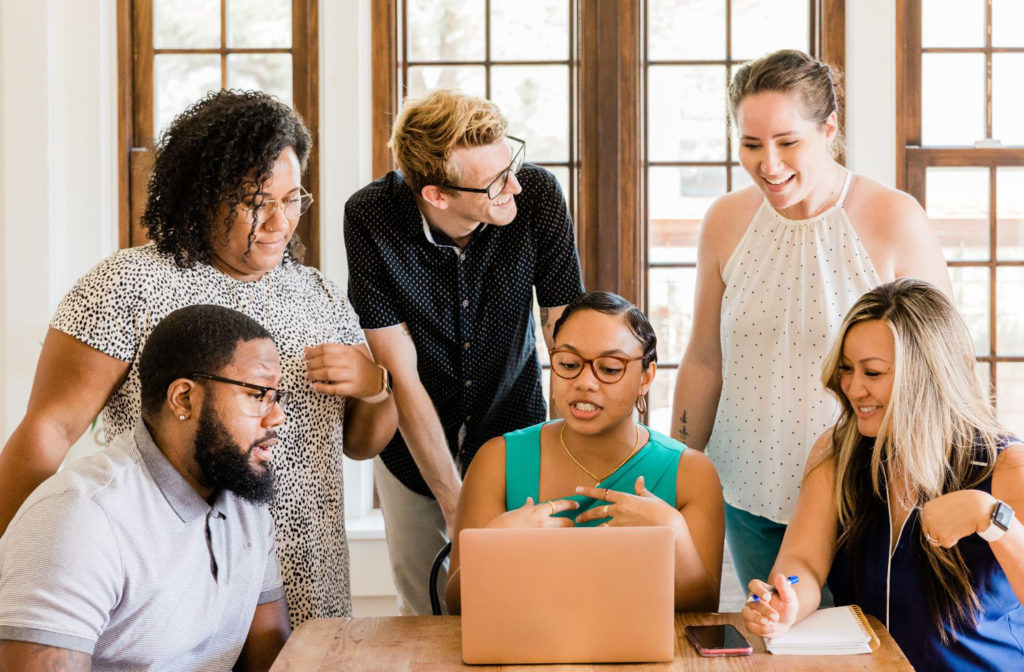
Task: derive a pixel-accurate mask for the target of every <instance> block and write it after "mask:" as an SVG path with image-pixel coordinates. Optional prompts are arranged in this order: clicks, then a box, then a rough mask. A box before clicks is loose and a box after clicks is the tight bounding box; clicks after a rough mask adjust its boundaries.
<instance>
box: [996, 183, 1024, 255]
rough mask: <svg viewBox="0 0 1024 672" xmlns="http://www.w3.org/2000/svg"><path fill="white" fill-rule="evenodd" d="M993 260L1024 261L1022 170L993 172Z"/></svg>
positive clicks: (1023, 188) (1023, 186)
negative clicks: (994, 249)
mask: <svg viewBox="0 0 1024 672" xmlns="http://www.w3.org/2000/svg"><path fill="white" fill-rule="evenodd" d="M996 257H997V258H998V259H1024V168H997V169H996Z"/></svg>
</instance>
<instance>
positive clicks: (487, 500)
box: [446, 292, 724, 613]
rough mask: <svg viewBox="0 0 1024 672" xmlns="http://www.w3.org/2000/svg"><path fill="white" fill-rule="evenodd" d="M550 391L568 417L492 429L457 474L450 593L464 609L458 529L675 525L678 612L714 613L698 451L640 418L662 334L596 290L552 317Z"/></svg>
mask: <svg viewBox="0 0 1024 672" xmlns="http://www.w3.org/2000/svg"><path fill="white" fill-rule="evenodd" d="M554 342H555V347H554V348H552V350H551V352H550V354H551V371H552V373H553V374H554V375H553V376H552V377H551V399H552V402H553V404H554V407H555V408H554V410H555V412H556V413H557V414H558V415H559V416H560V417H561V418H562V419H560V420H553V421H551V422H547V423H543V424H540V425H535V426H533V427H528V428H526V429H522V430H519V431H517V432H511V433H509V434H506V435H504V436H499V437H496V438H494V439H491V440H490V441H488V442H487V443H485V444H484V445H483V447H482V448H481V449H480V452H479V453H477V455H476V457H475V458H474V459H473V462H472V464H471V465H470V468H469V470H468V471H467V473H466V478H465V481H464V482H463V484H462V492H461V494H460V496H459V506H458V510H457V513H456V518H455V536H454V538H453V540H452V556H451V567H450V570H449V573H448V586H447V591H446V596H447V601H448V610H449V612H451V613H458V612H459V607H460V592H459V571H458V567H459V546H458V538H459V534H458V533H459V532H460V531H462V530H463V529H466V528H481V527H556V526H559V527H569V526H573V525H575V526H579V527H585V526H586V527H589V526H595V525H611V526H646V525H657V526H665V527H670V528H672V530H673V531H674V532H675V537H676V544H675V546H676V581H675V604H676V609H677V610H678V611H716V610H717V609H718V593H719V580H720V578H721V572H722V541H723V536H724V520H723V516H724V513H723V505H722V490H721V486H720V484H719V481H718V474H717V472H716V471H715V468H714V466H713V465H712V464H711V462H710V460H708V459H707V457H705V455H704V454H703V453H700V452H698V451H693V450H687V449H686V446H684V445H683V444H681V443H679V442H677V441H675V440H673V439H670V438H668V437H667V436H664V435H662V434H659V433H658V432H655V431H653V430H651V429H649V428H647V427H645V426H643V425H641V424H639V423H638V422H636V421H635V420H634V419H633V415H634V414H633V409H634V408H636V409H637V410H638V411H640V412H643V411H645V410H646V394H647V391H648V390H649V389H650V386H651V383H652V382H653V381H654V374H655V371H656V369H657V364H656V361H657V339H656V337H655V335H654V330H653V329H652V328H651V325H650V323H649V322H648V321H647V318H646V317H645V316H644V314H643V313H642V312H640V310H639V309H638V308H637V307H636V306H634V305H633V304H631V303H630V302H628V301H626V300H625V299H623V298H622V297H620V296H617V295H615V294H609V293H607V292H589V293H587V294H584V295H582V296H580V297H579V298H577V299H576V300H575V301H573V302H572V303H570V304H569V305H568V306H566V308H565V311H564V312H563V313H562V316H561V318H559V320H558V322H556V323H555V327H554Z"/></svg>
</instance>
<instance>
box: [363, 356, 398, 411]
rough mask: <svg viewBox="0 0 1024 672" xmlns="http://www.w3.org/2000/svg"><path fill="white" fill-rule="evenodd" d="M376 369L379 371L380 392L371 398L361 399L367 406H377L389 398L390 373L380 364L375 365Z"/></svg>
mask: <svg viewBox="0 0 1024 672" xmlns="http://www.w3.org/2000/svg"><path fill="white" fill-rule="evenodd" d="M377 368H379V369H380V392H378V393H377V394H375V395H373V396H372V397H361V399H362V401H365V402H366V403H368V404H379V403H380V402H382V401H384V400H385V399H387V398H388V397H390V396H391V372H390V371H388V370H387V369H385V368H384V367H383V366H381V365H380V364H378V365H377Z"/></svg>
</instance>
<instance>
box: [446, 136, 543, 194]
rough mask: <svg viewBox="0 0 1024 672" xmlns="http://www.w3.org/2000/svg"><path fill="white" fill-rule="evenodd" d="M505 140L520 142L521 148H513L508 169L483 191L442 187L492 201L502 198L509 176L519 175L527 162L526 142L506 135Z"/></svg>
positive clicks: (450, 186) (448, 186) (469, 188)
mask: <svg viewBox="0 0 1024 672" xmlns="http://www.w3.org/2000/svg"><path fill="white" fill-rule="evenodd" d="M505 138H506V139H508V140H513V141H515V142H518V143H519V148H518V149H515V148H513V149H514V152H513V154H512V161H511V163H509V164H508V168H506V169H505V170H503V171H501V172H500V173H499V174H498V176H497V177H496V178H494V179H493V180H491V181H490V183H489V184H488V185H487V186H486V187H484V188H483V189H476V188H473V187H458V186H455V185H454V184H444V185H442V186H443V187H444V188H445V189H454V190H456V191H468V192H470V193H473V194H487V198H489V199H491V200H492V201H493V200H494V199H496V198H497V197H498V196H501V192H503V191H505V185H506V184H508V176H509V175H515V174H516V173H518V172H519V169H520V168H522V167H523V162H524V161H525V160H526V140H520V139H519V138H517V137H515V136H512V135H506V136H505Z"/></svg>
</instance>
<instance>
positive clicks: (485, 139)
mask: <svg viewBox="0 0 1024 672" xmlns="http://www.w3.org/2000/svg"><path fill="white" fill-rule="evenodd" d="M507 129H508V122H507V121H506V119H505V117H504V116H502V114H501V112H500V111H499V110H498V108H497V107H496V106H495V105H494V104H493V103H491V102H489V101H486V100H482V99H480V98H474V97H472V96H467V95H465V94H462V93H459V92H457V91H451V90H438V91H434V92H433V93H431V94H430V95H428V96H427V97H425V98H423V99H421V100H407V101H405V105H404V107H403V109H402V112H401V114H400V115H399V117H398V119H397V121H396V122H395V126H394V129H393V132H392V136H391V141H390V143H389V146H390V148H391V151H392V153H393V154H394V157H395V160H396V162H397V164H398V166H399V168H400V171H392V172H390V173H388V174H387V175H385V176H384V177H382V178H380V179H379V180H377V181H375V182H373V183H371V184H369V185H367V186H366V187H364V188H363V189H361V190H360V191H358V192H357V193H356V194H355V195H353V196H352V197H351V198H350V199H349V201H348V203H347V204H346V206H345V247H346V249H347V251H348V265H349V290H348V291H349V299H350V300H351V302H352V305H353V306H354V307H355V309H356V312H357V313H358V314H359V319H360V321H361V324H362V326H363V328H364V330H366V338H367V342H368V343H369V345H370V349H371V350H372V351H373V356H374V359H375V361H377V362H379V363H380V364H382V365H383V366H384V367H385V368H386V369H387V370H388V371H390V373H391V376H392V380H393V389H394V398H395V404H396V405H397V407H398V415H399V429H400V430H401V431H400V432H399V433H397V434H396V435H395V436H394V438H393V439H392V440H391V442H390V443H389V444H388V446H387V447H386V448H385V449H384V451H383V452H382V453H381V455H380V459H378V460H377V461H376V462H375V467H374V472H375V476H376V481H377V489H378V493H379V495H380V501H381V509H382V511H383V514H384V524H385V529H386V533H387V538H388V548H389V552H390V555H391V564H392V571H393V574H394V578H395V585H396V586H397V588H398V593H399V607H400V610H401V612H402V613H403V614H429V613H431V610H430V601H429V591H428V585H427V584H428V575H429V570H430V565H431V563H432V561H433V559H434V556H435V555H436V553H437V551H438V550H439V549H440V548H441V547H442V546H443V545H444V543H445V542H446V540H447V539H448V538H450V535H451V532H452V530H453V527H454V524H455V507H456V503H457V501H458V496H459V490H460V488H461V482H462V476H463V475H464V474H465V471H466V469H467V468H468V467H469V464H470V461H471V460H472V459H473V456H474V455H475V454H476V452H477V450H478V449H479V448H480V446H481V445H482V444H483V443H484V442H485V441H487V440H488V439H490V438H492V437H494V436H498V435H501V434H503V433H505V432H509V431H513V430H516V429H519V428H522V427H526V426H529V425H532V424H535V423H537V422H540V421H542V420H543V419H544V418H545V415H546V412H545V404H544V398H543V393H542V391H541V380H540V366H539V364H538V359H537V349H536V343H535V339H534V335H533V334H534V324H533V314H532V306H533V293H534V290H536V294H537V301H538V303H539V304H540V306H541V323H542V324H541V326H542V328H543V333H544V339H545V341H546V343H547V345H548V347H550V346H551V344H552V341H551V328H552V326H553V325H554V322H555V320H557V319H558V316H559V315H561V313H562V310H563V308H564V307H565V305H566V304H568V303H569V302H570V301H571V300H572V299H574V298H575V297H576V296H578V295H579V294H581V293H582V291H583V284H582V280H581V276H580V265H579V255H578V254H577V252H576V246H575V241H574V238H573V226H572V220H571V218H570V216H569V213H568V208H567V207H566V204H565V198H564V197H563V195H562V191H561V189H560V188H559V186H558V182H557V181H556V180H555V178H554V176H553V175H552V174H551V173H550V172H548V171H547V170H545V169H543V168H541V167H538V166H534V165H531V164H527V163H524V158H525V155H526V147H525V145H526V143H525V142H524V141H523V140H520V139H519V138H516V137H513V136H510V135H508V133H507ZM440 581H441V585H443V582H444V577H443V576H442V577H441V579H440Z"/></svg>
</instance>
